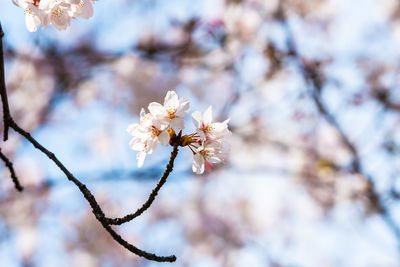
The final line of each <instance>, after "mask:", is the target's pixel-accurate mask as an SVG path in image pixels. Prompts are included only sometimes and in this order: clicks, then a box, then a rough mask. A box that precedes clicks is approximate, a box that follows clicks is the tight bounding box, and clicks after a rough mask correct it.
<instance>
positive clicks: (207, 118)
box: [203, 106, 212, 125]
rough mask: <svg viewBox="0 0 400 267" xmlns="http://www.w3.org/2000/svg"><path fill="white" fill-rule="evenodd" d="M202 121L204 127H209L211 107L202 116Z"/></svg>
mask: <svg viewBox="0 0 400 267" xmlns="http://www.w3.org/2000/svg"><path fill="white" fill-rule="evenodd" d="M203 121H204V124H205V125H210V124H211V122H212V107H211V106H209V107H208V108H207V109H206V111H204V114H203Z"/></svg>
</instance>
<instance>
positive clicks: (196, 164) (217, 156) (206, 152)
mask: <svg viewBox="0 0 400 267" xmlns="http://www.w3.org/2000/svg"><path fill="white" fill-rule="evenodd" d="M194 152H195V154H194V155H193V164H192V170H193V172H195V173H197V174H202V173H203V172H204V170H205V165H206V162H210V163H220V162H222V159H223V154H222V144H221V142H218V141H211V140H210V141H205V142H204V143H203V144H202V145H201V146H199V147H198V148H196V149H195V150H194Z"/></svg>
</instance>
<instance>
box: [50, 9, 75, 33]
mask: <svg viewBox="0 0 400 267" xmlns="http://www.w3.org/2000/svg"><path fill="white" fill-rule="evenodd" d="M59 12H60V13H58V14H56V13H52V14H51V16H50V21H51V24H53V26H54V27H55V28H56V29H57V30H65V29H66V28H67V27H68V26H69V25H70V23H71V17H70V16H68V14H67V12H65V11H63V10H60V11H59Z"/></svg>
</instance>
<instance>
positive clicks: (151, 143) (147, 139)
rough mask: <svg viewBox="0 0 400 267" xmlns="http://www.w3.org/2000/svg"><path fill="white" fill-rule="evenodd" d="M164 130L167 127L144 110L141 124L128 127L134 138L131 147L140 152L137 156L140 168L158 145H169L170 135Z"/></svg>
mask: <svg viewBox="0 0 400 267" xmlns="http://www.w3.org/2000/svg"><path fill="white" fill-rule="evenodd" d="M164 130H165V126H164V125H162V124H161V123H160V121H159V120H157V119H156V118H154V116H153V115H152V114H150V113H147V114H146V112H145V110H144V109H143V108H142V110H141V112H140V122H139V123H136V124H131V125H129V126H128V129H127V131H128V133H130V134H131V135H133V136H134V138H133V139H132V140H131V141H130V143H129V145H130V147H131V148H132V149H133V150H137V151H139V153H138V154H137V159H138V167H139V168H140V167H142V166H143V162H144V160H145V158H146V154H152V153H153V151H154V150H155V149H156V148H157V146H158V143H160V144H161V145H164V146H166V145H168V142H169V139H170V135H169V134H168V133H167V132H166V131H164Z"/></svg>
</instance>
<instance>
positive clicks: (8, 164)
mask: <svg viewBox="0 0 400 267" xmlns="http://www.w3.org/2000/svg"><path fill="white" fill-rule="evenodd" d="M0 27H1V26H0ZM0 158H1V160H2V161H4V164H5V165H6V167H7V168H8V169H9V170H10V174H11V179H12V181H13V182H14V186H15V189H17V190H18V191H20V192H22V190H24V188H23V187H22V186H21V184H20V183H19V180H18V178H17V175H16V174H15V171H14V167H13V164H12V162H11V161H10V160H9V159H8V158H7V157H6V155H4V154H3V152H1V149H0Z"/></svg>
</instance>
